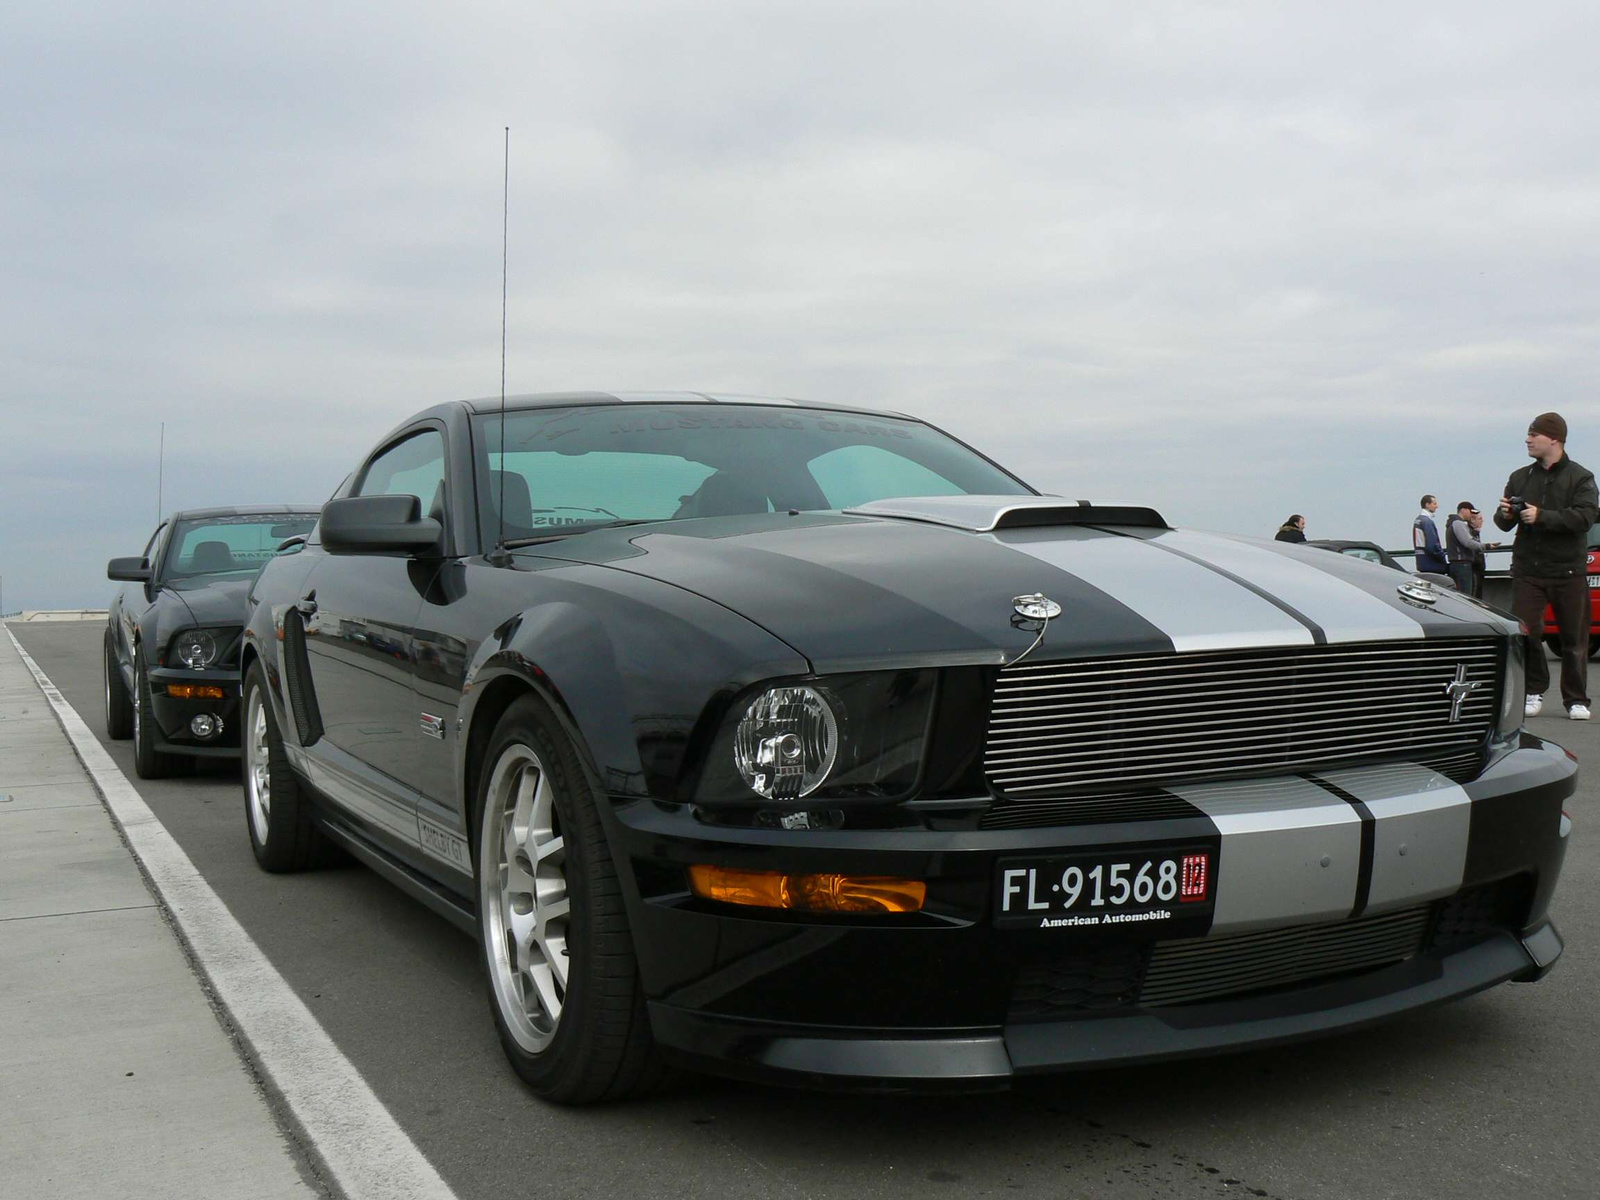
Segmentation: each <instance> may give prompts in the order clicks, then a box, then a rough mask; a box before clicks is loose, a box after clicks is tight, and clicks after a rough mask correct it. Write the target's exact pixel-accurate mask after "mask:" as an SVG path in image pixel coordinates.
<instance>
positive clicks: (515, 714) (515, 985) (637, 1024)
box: [472, 696, 665, 1104]
mask: <svg viewBox="0 0 1600 1200" xmlns="http://www.w3.org/2000/svg"><path fill="white" fill-rule="evenodd" d="M529 780H533V781H535V783H533V784H530V783H528V782H527V781H529ZM539 782H542V783H544V784H546V785H547V786H548V788H549V789H550V791H549V793H548V795H546V794H544V793H543V792H542V791H541V790H540V789H539V788H538V787H537V786H535V784H536V783H539ZM519 789H521V790H519ZM519 795H525V796H528V797H531V798H534V799H532V801H531V803H530V804H529V805H528V807H529V810H530V812H531V811H534V810H540V809H542V810H543V811H544V812H545V813H546V814H547V815H546V816H544V817H539V818H533V817H531V816H530V818H529V819H528V820H527V821H526V822H525V824H526V826H527V828H528V832H527V834H526V835H524V836H519V835H516V833H515V831H516V829H517V828H518V825H517V820H516V814H517V812H518V811H519V803H518V802H517V801H516V797H517V796H519ZM537 797H542V798H537ZM602 802H603V800H602V797H601V794H600V791H599V788H598V787H597V786H596V784H595V782H594V781H593V779H592V777H591V776H590V774H589V772H588V771H586V770H585V768H584V766H583V763H582V761H581V759H580V758H579V756H578V753H577V751H576V750H575V749H574V747H573V745H572V742H571V740H570V739H569V738H568V737H567V736H566V735H565V734H564V733H563V732H562V730H561V727H560V725H559V724H558V723H557V722H556V720H555V718H554V716H553V715H552V714H551V713H550V711H549V709H548V708H547V707H546V706H545V705H544V703H543V702H541V701H540V700H539V699H538V698H536V697H534V696H524V697H522V698H521V699H519V700H517V701H516V702H515V703H513V704H512V705H511V707H510V708H508V709H507V710H506V712H505V714H504V715H503V716H502V717H501V718H500V721H499V723H498V724H497V725H496V726H495V730H494V734H493V736H492V737H491V738H490V741H489V750H488V754H487V756H486V757H485V759H484V768H483V775H482V778H481V780H480V781H479V784H478V794H477V796H476V797H475V804H474V807H473V817H474V819H473V823H472V829H473V834H474V837H473V861H474V863H475V865H476V872H477V879H478V928H479V934H480V939H481V948H482V962H483V967H484V975H485V980H486V983H487V985H488V991H489V1010H490V1012H491V1013H492V1014H493V1016H494V1023H495V1029H496V1031H497V1032H498V1033H499V1035H500V1044H501V1046H502V1047H503V1048H504V1049H505V1053H506V1058H507V1059H509V1060H510V1062H511V1066H512V1067H513V1069H515V1071H516V1072H517V1074H518V1075H520V1076H521V1077H522V1079H523V1081H524V1082H526V1083H527V1085H528V1086H529V1087H530V1088H531V1089H532V1090H533V1091H534V1092H535V1093H537V1094H538V1095H540V1096H542V1097H544V1098H545V1099H546V1100H553V1101H557V1102H560V1103H563V1104H592V1103H596V1102H599V1101H606V1100H620V1099H623V1098H625V1097H628V1096H636V1095H640V1094H643V1093H645V1092H648V1091H652V1090H655V1089H656V1088H658V1087H659V1086H660V1085H661V1084H662V1083H663V1082H664V1080H665V1071H664V1069H663V1067H662V1064H661V1059H660V1055H659V1053H658V1051H657V1049H656V1045H655V1039H654V1038H653V1037H652V1036H651V1032H650V1020H649V1017H648V1015H647V1014H646V1012H645V1004H644V993H643V991H642V989H641V987H640V984H639V967H638V961H637V959H636V957H635V955H634V950H633V935H632V933H631V931H630V930H629V927H628V915H627V910H626V907H625V905H624V902H623V896H622V887H621V884H620V882H619V881H618V878H617V870H616V866H615V864H614V863H613V862H612V859H611V852H610V848H609V846H608V844H607V841H606V835H605V830H604V828H603V827H602V825H601V822H600V804H601V803H602ZM508 805H509V806H510V809H509V813H508ZM508 816H509V820H508ZM535 824H538V825H540V826H541V828H542V829H543V830H544V834H545V835H547V836H544V840H543V841H542V843H541V845H539V846H538V847H535V848H534V849H533V850H532V852H531V853H532V854H534V855H538V856H539V857H538V863H539V865H538V866H537V867H534V866H533V862H534V859H533V858H532V857H530V856H529V854H526V853H524V854H521V855H520V856H518V857H517V859H516V861H517V862H519V863H527V864H528V865H529V867H530V870H528V871H521V870H520V868H519V871H520V874H519V875H517V876H513V875H512V874H511V873H510V872H509V871H507V872H506V875H505V878H504V879H503V880H502V878H501V870H502V863H503V862H505V861H509V859H508V855H507V853H506V847H507V845H508V843H510V842H514V843H515V844H516V845H517V846H518V847H519V849H526V848H527V847H531V846H533V844H534V841H535V834H534V831H533V827H534V826H535ZM557 842H559V843H560V848H559V849H554V848H553V847H554V846H555V844H556V843H557ZM546 854H548V857H546ZM535 875H537V876H538V878H539V880H540V883H539V885H538V888H537V891H533V890H526V891H518V890H516V889H517V882H518V880H519V879H520V880H522V881H526V882H527V883H528V884H529V885H530V886H531V883H532V878H533V876H535ZM551 880H556V881H558V882H559V884H560V887H561V890H560V892H559V893H557V892H556V891H554V890H552V887H551V884H550V881H551ZM512 895H515V896H517V897H518V901H516V902H514V901H512V900H510V899H509V898H508V897H509V896H512ZM557 895H559V899H556V897H557ZM535 896H537V897H538V899H537V900H536V901H535V900H534V897H535ZM524 900H526V901H528V902H531V904H530V908H529V910H528V912H524V913H522V914H521V915H523V916H525V917H528V919H529V921H530V922H531V923H532V924H533V925H535V926H537V927H538V928H540V929H542V930H544V936H546V937H547V938H549V939H551V940H549V941H543V940H539V935H537V934H535V935H530V941H538V946H537V947H532V946H530V947H529V948H528V950H527V951H526V952H525V959H524V960H523V961H531V960H532V959H534V958H537V960H538V963H539V964H564V967H562V968H557V967H556V966H554V965H552V966H551V968H550V971H549V972H548V973H547V974H546V975H545V976H544V978H545V979H546V980H547V986H548V988H549V991H550V992H551V993H552V994H556V995H558V996H559V1002H558V1003H557V1004H556V1009H557V1011H556V1013H555V1014H554V1016H553V1018H552V1016H551V1014H550V1013H549V1011H548V1009H547V1008H545V1007H543V1006H542V1005H541V1004H539V1003H538V1002H534V1003H533V1005H532V1008H533V1009H534V1010H537V1011H532V1012H531V1013H530V1003H529V1000H528V995H529V991H530V989H532V990H533V991H534V992H535V993H538V991H539V989H538V987H537V984H536V983H534V982H533V981H534V979H535V977H536V975H538V973H539V971H540V970H542V969H543V968H542V967H537V968H534V969H531V970H528V971H524V970H523V969H522V966H521V965H520V963H519V957H518V952H517V950H516V948H515V942H516V941H517V937H516V935H515V934H514V933H512V932H511V929H510V924H509V923H510V921H511V919H512V913H513V911H514V905H515V904H516V903H520V902H522V901H524ZM562 900H564V901H565V902H566V904H567V905H568V907H567V909H566V911H565V913H563V914H561V915H555V914H556V913H557V912H558V911H559V909H560V907H561V901H562ZM552 901H554V902H553V903H552ZM541 907H543V908H544V911H543V912H540V911H539V910H540V908H541ZM530 914H531V916H530ZM558 924H559V948H558V949H557V948H556V947H555V941H554V939H555V938H556V937H557V934H556V933H555V932H553V931H554V930H556V929H557V926H558ZM558 969H564V970H565V976H566V977H565V981H564V983H563V982H562V981H559V980H557V979H556V974H557V973H558Z"/></svg>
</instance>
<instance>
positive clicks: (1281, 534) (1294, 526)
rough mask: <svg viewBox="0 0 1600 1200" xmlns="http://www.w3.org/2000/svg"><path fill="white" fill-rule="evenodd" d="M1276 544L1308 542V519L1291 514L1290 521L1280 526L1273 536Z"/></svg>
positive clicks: (1297, 514)
mask: <svg viewBox="0 0 1600 1200" xmlns="http://www.w3.org/2000/svg"><path fill="white" fill-rule="evenodd" d="M1272 540H1273V541H1275V542H1303V541H1305V540H1306V519H1305V518H1304V517H1302V516H1301V515H1300V514H1299V513H1290V514H1289V519H1288V520H1287V521H1285V522H1284V523H1283V524H1282V525H1279V526H1278V532H1277V533H1275V534H1273V535H1272Z"/></svg>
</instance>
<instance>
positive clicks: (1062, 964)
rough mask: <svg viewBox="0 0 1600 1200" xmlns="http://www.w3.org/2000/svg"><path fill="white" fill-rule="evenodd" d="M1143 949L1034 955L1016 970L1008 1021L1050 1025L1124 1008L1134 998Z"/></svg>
mask: <svg viewBox="0 0 1600 1200" xmlns="http://www.w3.org/2000/svg"><path fill="white" fill-rule="evenodd" d="M1146 953H1147V947H1144V946H1101V947H1098V948H1095V949H1090V950H1081V951H1078V952H1076V953H1068V954H1061V953H1059V952H1056V953H1050V954H1045V955H1040V956H1039V957H1037V958H1035V959H1033V960H1032V961H1030V962H1028V963H1026V964H1024V965H1023V967H1022V969H1021V970H1020V971H1018V972H1017V981H1016V985H1015V986H1014V988H1013V989H1012V993H1011V1011H1010V1013H1009V1014H1007V1017H1006V1019H1007V1020H1008V1021H1051V1020H1060V1019H1064V1018H1069V1017H1074V1016H1082V1015H1083V1014H1084V1013H1091V1012H1104V1011H1106V1010H1109V1009H1118V1008H1128V1007H1129V1006H1131V1005H1132V1004H1133V1002H1134V1001H1135V1000H1137V999H1138V998H1139V980H1140V979H1141V978H1142V977H1143V975H1144V964H1145V955H1146Z"/></svg>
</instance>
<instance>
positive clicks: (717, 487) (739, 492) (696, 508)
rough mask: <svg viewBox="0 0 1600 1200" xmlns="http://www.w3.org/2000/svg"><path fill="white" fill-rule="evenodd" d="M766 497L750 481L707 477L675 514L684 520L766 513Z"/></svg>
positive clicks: (730, 475)
mask: <svg viewBox="0 0 1600 1200" xmlns="http://www.w3.org/2000/svg"><path fill="white" fill-rule="evenodd" d="M767 511H768V508H767V494H766V492H765V491H763V490H762V489H761V488H759V487H757V486H756V485H755V484H753V483H751V482H750V481H749V480H747V479H744V478H741V477H740V476H738V475H735V474H733V473H731V472H729V471H718V472H717V473H716V474H715V475H710V476H707V477H706V481H705V482H704V483H702V484H701V485H700V489H699V490H698V491H697V492H695V493H694V495H692V496H690V497H689V498H688V499H687V500H685V501H684V504H683V507H682V508H680V509H679V510H678V514H677V515H679V516H685V517H737V516H741V515H743V514H744V513H764V512H767Z"/></svg>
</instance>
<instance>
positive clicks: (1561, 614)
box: [1511, 574, 1590, 708]
mask: <svg viewBox="0 0 1600 1200" xmlns="http://www.w3.org/2000/svg"><path fill="white" fill-rule="evenodd" d="M1547 604H1548V605H1549V606H1550V607H1551V608H1552V609H1554V610H1555V617H1556V628H1558V629H1559V630H1560V631H1561V702H1562V703H1563V704H1565V705H1566V706H1567V707H1568V708H1571V707H1572V706H1573V705H1574V704H1582V705H1585V706H1587V705H1588V703H1589V690H1588V687H1589V620H1590V613H1589V580H1588V578H1587V577H1586V576H1584V575H1582V574H1578V575H1568V576H1565V577H1563V578H1561V579H1529V578H1526V577H1524V576H1521V575H1519V576H1517V577H1516V578H1514V579H1513V580H1512V581H1511V611H1512V612H1514V613H1516V614H1517V620H1519V621H1521V622H1522V623H1523V624H1525V625H1526V626H1527V627H1528V631H1529V636H1528V656H1527V657H1528V674H1527V680H1528V695H1530V696H1542V695H1544V692H1545V689H1546V688H1548V687H1549V686H1550V666H1549V664H1548V663H1546V662H1545V661H1544V608H1545V605H1547Z"/></svg>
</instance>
